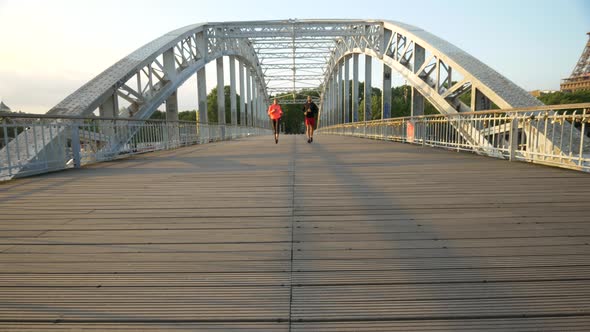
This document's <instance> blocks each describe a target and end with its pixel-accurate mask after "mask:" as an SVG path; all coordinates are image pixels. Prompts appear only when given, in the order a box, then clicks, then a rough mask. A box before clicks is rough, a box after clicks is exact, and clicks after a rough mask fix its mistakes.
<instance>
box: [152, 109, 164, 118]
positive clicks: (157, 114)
mask: <svg viewBox="0 0 590 332" xmlns="http://www.w3.org/2000/svg"><path fill="white" fill-rule="evenodd" d="M150 120H166V112H162V111H160V110H156V111H154V113H153V114H152V116H150Z"/></svg>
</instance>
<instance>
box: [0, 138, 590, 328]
mask: <svg viewBox="0 0 590 332" xmlns="http://www.w3.org/2000/svg"><path fill="white" fill-rule="evenodd" d="M589 201H590V176H589V175H588V174H585V173H579V172H575V171H569V170H564V169H557V168H549V167H545V166H539V165H532V164H525V163H516V162H515V163H511V162H508V161H504V160H496V159H490V158H486V157H481V156H477V155H473V154H468V153H457V152H452V151H446V150H439V149H431V148H428V147H421V146H413V145H406V144H398V143H391V142H382V141H370V140H363V139H356V138H347V137H335V136H318V137H316V142H314V143H313V144H307V143H306V142H305V139H304V137H303V136H282V137H281V140H280V142H279V144H278V145H275V144H274V142H273V139H272V138H271V137H254V138H247V139H242V140H237V141H231V142H218V143H211V144H207V145H199V146H193V147H188V148H182V149H177V150H173V151H164V152H156V153H150V154H145V155H138V156H134V157H131V158H127V159H123V160H118V161H114V162H107V163H101V164H96V165H93V166H90V167H85V168H83V169H80V170H70V171H63V172H57V173H52V174H47V175H42V176H36V177H31V178H25V179H19V180H15V181H9V182H7V183H4V184H0V211H1V212H0V331H12V330H14V331H43V330H67V329H70V330H95V331H105V330H116V331H131V330H143V331H158V330H159V331H172V330H192V331H194V330H199V331H209V330H216V331H220V330H223V331H418V330H420V331H460V330H464V331H502V330H505V331H514V330H519V331H539V330H544V331H545V330H546V331H563V330H567V331H585V330H587V328H588V326H590V287H588V286H589V285H590V245H589V243H590V217H589V215H590V209H589V206H590V205H589V204H588V202H589Z"/></svg>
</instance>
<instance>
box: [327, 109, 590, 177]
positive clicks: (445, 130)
mask: <svg viewBox="0 0 590 332" xmlns="http://www.w3.org/2000/svg"><path fill="white" fill-rule="evenodd" d="M589 122H590V103H585V104H570V105H552V106H544V107H534V108H522V109H510V110H490V111H481V112H469V113H457V114H452V115H428V116H417V117H403V118H392V119H385V120H375V121H366V122H354V123H345V124H339V125H333V126H329V127H325V128H320V129H318V131H317V132H318V133H321V134H332V135H346V136H355V137H362V138H371V139H379V140H389V141H398V142H404V143H412V144H420V145H424V146H431V147H438V148H445V149H452V150H456V151H470V152H475V153H478V154H482V155H486V156H490V157H496V158H502V159H509V160H518V161H526V162H533V163H540V164H546V165H551V166H557V167H564V168H570V169H576V170H581V171H585V172H590V135H589V134H590V125H588V123H589Z"/></svg>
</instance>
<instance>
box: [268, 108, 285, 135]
mask: <svg viewBox="0 0 590 332" xmlns="http://www.w3.org/2000/svg"><path fill="white" fill-rule="evenodd" d="M268 116H269V117H270V120H271V122H272V128H273V129H274V132H275V144H278V143H279V122H280V121H281V116H283V110H282V109H281V106H280V105H279V101H278V100H277V98H275V99H274V100H273V102H272V105H270V106H269V107H268Z"/></svg>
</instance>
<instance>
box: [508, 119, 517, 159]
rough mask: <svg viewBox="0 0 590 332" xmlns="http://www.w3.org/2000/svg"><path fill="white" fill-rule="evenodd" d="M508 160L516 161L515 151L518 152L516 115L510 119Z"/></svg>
mask: <svg viewBox="0 0 590 332" xmlns="http://www.w3.org/2000/svg"><path fill="white" fill-rule="evenodd" d="M509 144H510V146H509V160H510V161H514V160H516V151H517V150H518V114H515V115H513V116H512V117H511V119H510V142H509Z"/></svg>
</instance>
